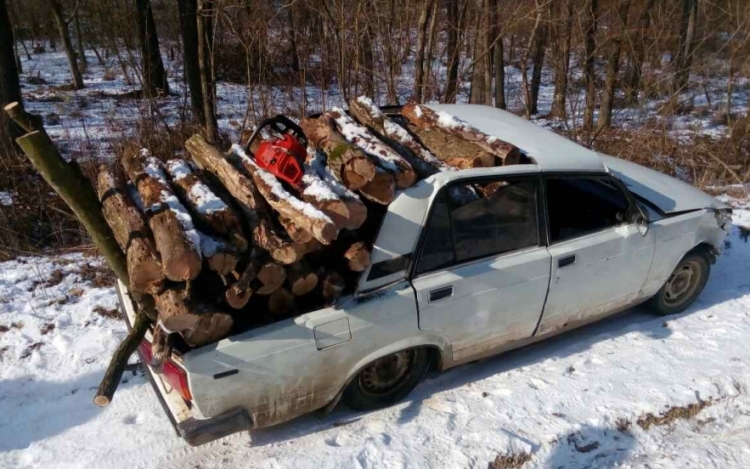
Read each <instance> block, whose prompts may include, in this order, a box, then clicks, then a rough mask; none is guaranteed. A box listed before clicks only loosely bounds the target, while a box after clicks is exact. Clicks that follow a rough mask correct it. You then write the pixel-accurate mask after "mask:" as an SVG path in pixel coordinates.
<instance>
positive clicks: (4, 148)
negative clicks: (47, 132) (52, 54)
mask: <svg viewBox="0 0 750 469" xmlns="http://www.w3.org/2000/svg"><path fill="white" fill-rule="evenodd" d="M13 44H15V40H14V37H13V28H12V27H11V23H10V17H9V16H8V10H7V9H6V7H5V0H0V106H3V107H5V106H6V105H8V104H10V103H15V102H18V103H20V102H21V99H22V98H21V85H20V83H19V81H18V69H17V68H16V57H15V54H14V53H13ZM20 135H21V132H20V128H19V127H17V126H16V124H14V123H13V121H12V120H11V119H10V118H9V116H8V115H7V114H6V113H5V112H3V113H0V161H2V160H3V159H5V158H6V155H10V154H11V152H12V149H13V148H16V147H15V144H14V141H13V140H14V139H15V138H16V137H19V136H20Z"/></svg>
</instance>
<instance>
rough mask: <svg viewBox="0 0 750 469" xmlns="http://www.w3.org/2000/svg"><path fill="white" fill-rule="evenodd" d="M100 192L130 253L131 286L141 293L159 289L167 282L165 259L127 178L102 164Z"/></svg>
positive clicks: (104, 209)
mask: <svg viewBox="0 0 750 469" xmlns="http://www.w3.org/2000/svg"><path fill="white" fill-rule="evenodd" d="M97 193H98V195H99V200H100V201H101V203H102V213H103V214H104V218H105V219H106V220H107V223H109V226H110V227H111V228H112V232H113V233H114V235H115V238H116V239H117V243H118V244H119V245H120V248H122V250H123V251H124V252H125V253H126V257H127V268H128V277H129V278H130V289H131V290H132V291H135V292H139V293H152V294H153V293H158V292H159V291H160V290H161V289H162V287H163V286H164V273H163V272H162V266H161V262H160V261H159V257H158V256H157V254H156V248H155V246H154V242H153V239H152V238H151V232H150V230H149V229H148V225H146V220H145V218H144V217H143V214H142V213H141V212H140V210H138V208H137V207H136V205H135V203H133V200H132V199H131V198H130V195H129V194H128V192H127V188H126V185H125V180H124V179H123V178H122V177H121V176H120V175H119V173H115V172H113V171H110V170H109V169H108V168H107V167H106V166H105V165H102V166H101V167H100V168H99V176H98V178H97Z"/></svg>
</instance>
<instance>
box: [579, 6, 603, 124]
mask: <svg viewBox="0 0 750 469" xmlns="http://www.w3.org/2000/svg"><path fill="white" fill-rule="evenodd" d="M598 8H599V0H586V11H585V20H584V24H585V26H584V38H583V47H584V65H583V69H584V81H585V86H586V107H585V108H584V112H583V127H584V129H585V130H586V131H587V132H590V131H591V130H592V129H593V127H594V110H595V108H596V69H595V68H594V54H595V53H596V29H597V23H598V21H599V12H598Z"/></svg>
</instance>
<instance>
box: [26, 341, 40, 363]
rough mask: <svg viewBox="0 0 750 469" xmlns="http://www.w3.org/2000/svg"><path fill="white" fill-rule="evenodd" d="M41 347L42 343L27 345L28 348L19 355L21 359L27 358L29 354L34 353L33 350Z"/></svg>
mask: <svg viewBox="0 0 750 469" xmlns="http://www.w3.org/2000/svg"><path fill="white" fill-rule="evenodd" d="M43 345H44V342H36V343H33V344H31V345H29V346H28V347H26V350H24V351H23V353H22V354H21V359H24V358H29V357H30V356H31V354H32V353H34V350H39V349H40V348H42V346H43Z"/></svg>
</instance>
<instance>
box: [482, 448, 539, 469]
mask: <svg viewBox="0 0 750 469" xmlns="http://www.w3.org/2000/svg"><path fill="white" fill-rule="evenodd" d="M529 461H531V455H530V454H529V453H525V452H521V453H510V454H498V455H497V456H496V457H495V460H494V461H492V462H491V463H490V464H489V465H488V466H487V469H518V468H520V467H521V466H523V465H524V464H526V463H527V462H529Z"/></svg>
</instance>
